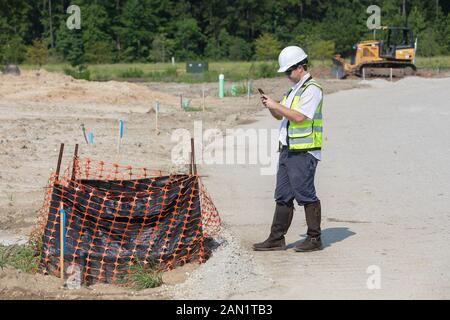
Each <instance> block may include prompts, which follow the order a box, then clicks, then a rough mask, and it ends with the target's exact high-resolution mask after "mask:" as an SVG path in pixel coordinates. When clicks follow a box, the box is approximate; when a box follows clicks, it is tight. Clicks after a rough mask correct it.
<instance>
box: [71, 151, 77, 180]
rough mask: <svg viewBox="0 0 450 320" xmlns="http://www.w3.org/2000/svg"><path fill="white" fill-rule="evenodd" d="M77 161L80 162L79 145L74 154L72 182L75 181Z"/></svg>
mask: <svg viewBox="0 0 450 320" xmlns="http://www.w3.org/2000/svg"><path fill="white" fill-rule="evenodd" d="M77 160H78V143H77V144H76V145H75V151H74V152H73V164H72V178H71V180H75V174H76V166H77Z"/></svg>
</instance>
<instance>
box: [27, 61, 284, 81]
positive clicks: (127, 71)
mask: <svg viewBox="0 0 450 320" xmlns="http://www.w3.org/2000/svg"><path fill="white" fill-rule="evenodd" d="M86 67H87V68H88V70H89V72H90V79H91V80H100V81H105V80H113V79H127V78H140V79H143V80H146V81H155V82H182V83H202V82H216V81H218V78H219V74H221V73H223V74H224V75H225V80H227V81H228V80H230V81H243V80H246V79H258V78H267V77H275V76H283V75H280V74H278V73H277V72H276V71H277V69H278V64H277V62H276V61H254V62H248V61H241V62H239V61H238V62H231V61H225V62H209V70H208V71H206V72H204V73H200V74H191V73H186V63H184V62H180V63H176V64H175V65H172V64H171V63H116V64H89V65H86ZM20 68H22V69H24V70H34V69H37V66H34V65H28V64H23V65H21V66H20ZM42 68H43V69H45V70H47V71H49V72H61V73H64V70H70V69H71V68H70V65H68V64H65V63H54V64H47V65H44V66H42ZM69 72H70V71H69ZM73 74H74V75H75V77H77V76H78V75H77V74H75V73H73ZM70 75H72V74H70Z"/></svg>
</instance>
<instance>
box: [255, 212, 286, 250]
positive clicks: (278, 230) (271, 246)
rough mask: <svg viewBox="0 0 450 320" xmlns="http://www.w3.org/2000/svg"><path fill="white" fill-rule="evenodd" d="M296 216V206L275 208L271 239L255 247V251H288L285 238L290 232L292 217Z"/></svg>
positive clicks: (256, 244)
mask: <svg viewBox="0 0 450 320" xmlns="http://www.w3.org/2000/svg"><path fill="white" fill-rule="evenodd" d="M293 216H294V206H293V205H290V206H289V205H284V204H278V203H277V206H276V208H275V214H274V216H273V222H272V227H271V229H270V235H269V238H267V239H266V240H265V241H263V242H260V243H255V244H254V245H253V250H255V251H276V250H286V241H285V239H284V236H285V234H286V232H287V231H288V229H289V227H290V225H291V222H292V217H293Z"/></svg>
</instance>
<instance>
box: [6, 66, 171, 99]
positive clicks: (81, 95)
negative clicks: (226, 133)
mask: <svg viewBox="0 0 450 320" xmlns="http://www.w3.org/2000/svg"><path fill="white" fill-rule="evenodd" d="M0 97H1V98H2V100H3V101H4V102H20V101H24V100H26V101H29V102H47V103H53V102H63V101H64V102H69V103H70V102H77V103H79V102H95V103H98V104H113V105H114V104H116V105H117V104H133V105H142V104H147V105H149V104H150V103H151V101H155V100H160V101H164V103H165V104H166V105H175V104H176V103H177V102H178V100H177V99H175V98H174V97H173V96H170V95H168V94H165V93H161V92H155V91H151V90H149V89H147V88H145V87H144V86H140V85H136V84H132V83H126V82H117V81H108V82H89V81H85V80H76V79H73V78H72V77H70V76H67V75H63V74H59V73H51V72H47V71H45V70H39V71H29V70H25V71H23V72H22V74H21V75H20V76H19V77H18V76H14V75H2V81H1V82H0Z"/></svg>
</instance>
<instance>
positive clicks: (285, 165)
mask: <svg viewBox="0 0 450 320" xmlns="http://www.w3.org/2000/svg"><path fill="white" fill-rule="evenodd" d="M278 62H279V64H280V69H279V70H278V72H284V73H285V74H286V76H287V77H288V78H289V79H290V80H291V81H292V82H293V83H294V84H295V85H294V86H293V87H292V88H291V89H290V90H289V92H287V93H286V94H285V96H284V97H283V100H282V101H281V103H278V102H276V101H275V100H273V99H271V98H270V97H269V96H267V95H265V94H262V95H261V101H262V103H263V104H264V106H265V107H266V108H268V109H269V111H270V113H271V114H272V116H273V117H274V118H276V119H277V120H281V126H280V135H279V145H280V148H279V151H280V156H279V163H278V171H277V185H276V189H275V202H276V209H275V214H274V218H273V222H272V227H271V231H270V235H269V237H268V238H267V240H265V241H264V242H261V243H257V244H254V245H253V249H254V250H256V251H271V250H285V249H286V243H285V238H284V236H285V234H286V232H287V231H288V229H289V226H290V225H291V221H292V217H293V213H294V199H295V200H296V201H297V203H298V205H300V206H304V208H305V216H306V224H307V226H308V230H307V237H306V239H305V240H304V241H303V242H302V243H300V244H299V245H297V246H296V247H295V248H294V249H295V251H299V252H306V251H315V250H321V249H322V241H321V237H320V236H321V229H320V220H321V208H320V200H319V199H318V198H317V196H316V190H315V186H314V176H315V172H316V167H317V163H318V161H320V160H321V147H322V100H323V95H322V88H321V86H320V85H319V84H318V83H317V82H316V81H315V80H314V79H313V78H312V77H311V75H310V74H309V73H308V71H307V70H308V67H307V64H308V56H307V54H306V53H305V52H304V51H303V50H302V49H301V48H300V47H297V46H289V47H286V48H284V49H283V50H282V51H281V53H280V55H279V57H278Z"/></svg>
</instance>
